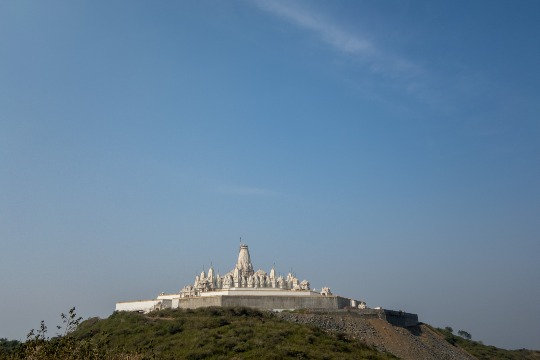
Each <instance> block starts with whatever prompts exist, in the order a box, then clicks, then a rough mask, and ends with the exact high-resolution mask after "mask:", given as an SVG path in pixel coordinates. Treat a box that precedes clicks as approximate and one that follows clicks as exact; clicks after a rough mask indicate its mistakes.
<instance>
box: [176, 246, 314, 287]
mask: <svg viewBox="0 0 540 360" xmlns="http://www.w3.org/2000/svg"><path fill="white" fill-rule="evenodd" d="M235 288H243V289H246V290H247V289H261V288H274V289H281V290H291V291H302V290H304V291H309V290H310V287H309V282H308V281H307V280H303V281H302V282H300V281H298V279H297V278H296V277H295V276H294V275H293V274H292V273H289V274H287V276H286V277H283V276H281V275H280V276H277V277H276V271H275V269H274V268H272V270H270V274H267V273H266V272H265V271H263V270H257V271H256V272H255V271H253V265H252V264H251V258H250V256H249V249H248V246H247V245H246V244H240V252H239V253H238V261H237V262H236V266H235V267H234V269H233V270H231V271H229V272H228V273H226V274H225V275H223V276H220V275H219V274H217V275H214V269H213V268H212V267H210V269H208V274H205V272H204V271H203V272H201V274H200V275H199V276H196V277H195V282H194V284H193V286H192V285H188V286H185V287H184V288H183V289H182V290H180V297H190V296H200V295H201V293H205V292H209V291H219V290H224V289H235Z"/></svg>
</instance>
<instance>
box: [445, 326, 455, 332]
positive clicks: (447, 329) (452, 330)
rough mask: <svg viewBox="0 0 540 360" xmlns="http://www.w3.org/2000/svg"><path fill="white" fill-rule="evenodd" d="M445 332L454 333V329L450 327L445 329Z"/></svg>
mask: <svg viewBox="0 0 540 360" xmlns="http://www.w3.org/2000/svg"><path fill="white" fill-rule="evenodd" d="M444 330H446V331H448V332H449V333H450V334H452V333H453V332H454V329H452V328H451V327H450V326H447V327H445V328H444Z"/></svg>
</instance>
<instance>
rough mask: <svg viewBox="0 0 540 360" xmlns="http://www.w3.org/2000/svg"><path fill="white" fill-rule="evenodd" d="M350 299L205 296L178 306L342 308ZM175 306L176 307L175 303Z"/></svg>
mask: <svg viewBox="0 0 540 360" xmlns="http://www.w3.org/2000/svg"><path fill="white" fill-rule="evenodd" d="M349 305H350V299H347V298H343V297H341V296H320V297H311V296H309V297H308V296H305V297H299V296H205V297H191V298H181V299H179V300H178V307H179V308H181V309H196V308H200V307H209V306H246V307H251V308H256V309H262V310H274V309H287V310H288V309H328V310H332V309H335V310H337V309H342V308H345V307H346V306H349ZM173 307H175V306H174V305H173Z"/></svg>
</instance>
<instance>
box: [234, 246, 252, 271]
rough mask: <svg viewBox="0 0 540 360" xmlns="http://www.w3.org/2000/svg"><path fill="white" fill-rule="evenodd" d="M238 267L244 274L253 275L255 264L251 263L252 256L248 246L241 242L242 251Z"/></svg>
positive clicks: (239, 255) (239, 254)
mask: <svg viewBox="0 0 540 360" xmlns="http://www.w3.org/2000/svg"><path fill="white" fill-rule="evenodd" d="M236 268H237V269H238V270H239V271H240V273H241V274H242V275H244V276H249V275H253V272H254V271H253V265H251V258H250V256H249V249H248V246H247V245H245V244H240V252H239V253H238V261H237V263H236Z"/></svg>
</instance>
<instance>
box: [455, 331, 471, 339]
mask: <svg viewBox="0 0 540 360" xmlns="http://www.w3.org/2000/svg"><path fill="white" fill-rule="evenodd" d="M458 335H459V336H461V337H462V338H464V339H467V340H471V338H472V336H471V334H470V333H468V332H466V331H465V330H459V331H458Z"/></svg>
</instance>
